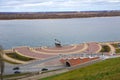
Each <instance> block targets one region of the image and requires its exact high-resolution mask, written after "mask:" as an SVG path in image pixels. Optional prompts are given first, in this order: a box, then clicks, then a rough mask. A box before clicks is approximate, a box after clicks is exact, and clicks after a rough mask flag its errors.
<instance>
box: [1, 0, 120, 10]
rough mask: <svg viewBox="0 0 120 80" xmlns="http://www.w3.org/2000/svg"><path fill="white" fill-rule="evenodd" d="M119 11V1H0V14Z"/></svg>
mask: <svg viewBox="0 0 120 80" xmlns="http://www.w3.org/2000/svg"><path fill="white" fill-rule="evenodd" d="M99 10H120V0H0V12H52V11H54V12H55V11H56V12H58V11H99Z"/></svg>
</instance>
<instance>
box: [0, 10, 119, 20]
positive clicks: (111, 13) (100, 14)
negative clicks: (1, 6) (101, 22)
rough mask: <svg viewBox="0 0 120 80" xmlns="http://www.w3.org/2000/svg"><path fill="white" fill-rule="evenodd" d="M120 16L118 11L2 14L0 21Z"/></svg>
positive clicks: (0, 14)
mask: <svg viewBox="0 0 120 80" xmlns="http://www.w3.org/2000/svg"><path fill="white" fill-rule="evenodd" d="M111 16H120V10H116V11H114V10H113V11H81V12H0V20H14V19H65V18H89V17H111Z"/></svg>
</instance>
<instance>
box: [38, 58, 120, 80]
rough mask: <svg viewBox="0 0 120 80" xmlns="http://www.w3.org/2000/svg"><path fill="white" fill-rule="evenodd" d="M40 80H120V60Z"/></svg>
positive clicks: (111, 60)
mask: <svg viewBox="0 0 120 80" xmlns="http://www.w3.org/2000/svg"><path fill="white" fill-rule="evenodd" d="M40 80H120V58H113V59H108V60H105V61H102V62H99V63H96V64H93V65H90V66H87V67H84V68H80V69H76V70H73V71H70V72H67V73H63V74H59V75H55V76H51V77H47V78H44V79H40Z"/></svg>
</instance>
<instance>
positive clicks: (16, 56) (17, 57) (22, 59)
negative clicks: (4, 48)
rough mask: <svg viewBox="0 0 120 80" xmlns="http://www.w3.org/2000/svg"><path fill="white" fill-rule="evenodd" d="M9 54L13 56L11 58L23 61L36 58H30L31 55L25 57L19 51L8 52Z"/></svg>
mask: <svg viewBox="0 0 120 80" xmlns="http://www.w3.org/2000/svg"><path fill="white" fill-rule="evenodd" d="M6 55H7V56H9V57H11V58H14V59H17V60H21V61H30V60H34V59H33V58H29V57H25V56H21V55H19V54H17V53H15V52H14V53H7V54H6Z"/></svg>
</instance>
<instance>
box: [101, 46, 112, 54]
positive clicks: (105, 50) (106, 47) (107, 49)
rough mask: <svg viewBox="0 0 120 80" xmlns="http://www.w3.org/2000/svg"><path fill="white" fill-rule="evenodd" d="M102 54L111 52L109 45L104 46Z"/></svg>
mask: <svg viewBox="0 0 120 80" xmlns="http://www.w3.org/2000/svg"><path fill="white" fill-rule="evenodd" d="M100 52H110V47H109V46H108V45H102V49H101V51H100Z"/></svg>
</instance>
